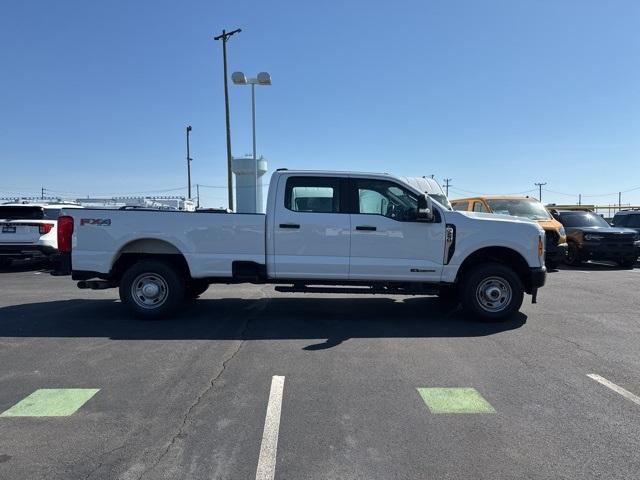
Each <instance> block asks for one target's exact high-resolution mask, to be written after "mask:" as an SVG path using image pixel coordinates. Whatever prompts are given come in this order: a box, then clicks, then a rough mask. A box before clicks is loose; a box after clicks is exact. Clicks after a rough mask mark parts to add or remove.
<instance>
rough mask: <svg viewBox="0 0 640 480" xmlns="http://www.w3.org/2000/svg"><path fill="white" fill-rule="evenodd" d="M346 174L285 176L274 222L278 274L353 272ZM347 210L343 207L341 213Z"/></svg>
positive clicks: (337, 276)
mask: <svg viewBox="0 0 640 480" xmlns="http://www.w3.org/2000/svg"><path fill="white" fill-rule="evenodd" d="M347 182H348V179H346V178H339V177H323V176H304V175H301V176H290V177H285V178H283V179H282V180H281V183H284V185H281V184H279V185H278V195H277V197H276V203H277V204H276V208H275V218H274V225H273V242H274V245H273V256H274V261H273V266H274V270H275V275H274V276H275V278H279V279H289V278H292V279H295V278H304V279H310V278H317V279H327V280H329V279H340V280H346V279H347V278H348V277H349V237H350V235H351V224H350V217H349V214H348V213H346V211H345V205H346V198H345V196H346V195H345V193H346V188H347ZM343 212H345V213H343Z"/></svg>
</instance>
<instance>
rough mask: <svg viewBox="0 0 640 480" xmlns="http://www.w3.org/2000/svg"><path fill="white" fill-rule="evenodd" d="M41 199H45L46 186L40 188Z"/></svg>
mask: <svg viewBox="0 0 640 480" xmlns="http://www.w3.org/2000/svg"><path fill="white" fill-rule="evenodd" d="M40 199H42V200H44V187H41V188H40Z"/></svg>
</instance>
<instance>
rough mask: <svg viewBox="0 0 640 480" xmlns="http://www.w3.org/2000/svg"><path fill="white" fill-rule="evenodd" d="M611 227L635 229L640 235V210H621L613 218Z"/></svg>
mask: <svg viewBox="0 0 640 480" xmlns="http://www.w3.org/2000/svg"><path fill="white" fill-rule="evenodd" d="M611 225H613V226H614V227H622V228H633V229H634V230H635V231H636V232H638V233H640V209H633V210H620V211H619V212H618V213H616V214H615V215H614V216H613V220H612V221H611Z"/></svg>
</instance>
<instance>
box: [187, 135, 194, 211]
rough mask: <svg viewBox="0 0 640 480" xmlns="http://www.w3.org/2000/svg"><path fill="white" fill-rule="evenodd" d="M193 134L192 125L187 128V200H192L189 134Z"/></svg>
mask: <svg viewBox="0 0 640 480" xmlns="http://www.w3.org/2000/svg"><path fill="white" fill-rule="evenodd" d="M190 133H191V125H189V126H188V127H187V192H188V195H187V198H188V199H189V200H191V160H193V158H191V156H190V155H189V134H190Z"/></svg>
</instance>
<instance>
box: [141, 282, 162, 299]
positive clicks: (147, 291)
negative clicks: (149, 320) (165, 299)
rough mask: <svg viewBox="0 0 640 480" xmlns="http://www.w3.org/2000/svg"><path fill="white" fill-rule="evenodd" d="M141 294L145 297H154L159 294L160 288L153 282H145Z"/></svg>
mask: <svg viewBox="0 0 640 480" xmlns="http://www.w3.org/2000/svg"><path fill="white" fill-rule="evenodd" d="M142 294H143V295H144V296H145V297H147V298H156V297H157V296H158V295H159V294H160V288H159V287H158V285H156V284H155V283H145V284H144V286H143V287H142Z"/></svg>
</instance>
